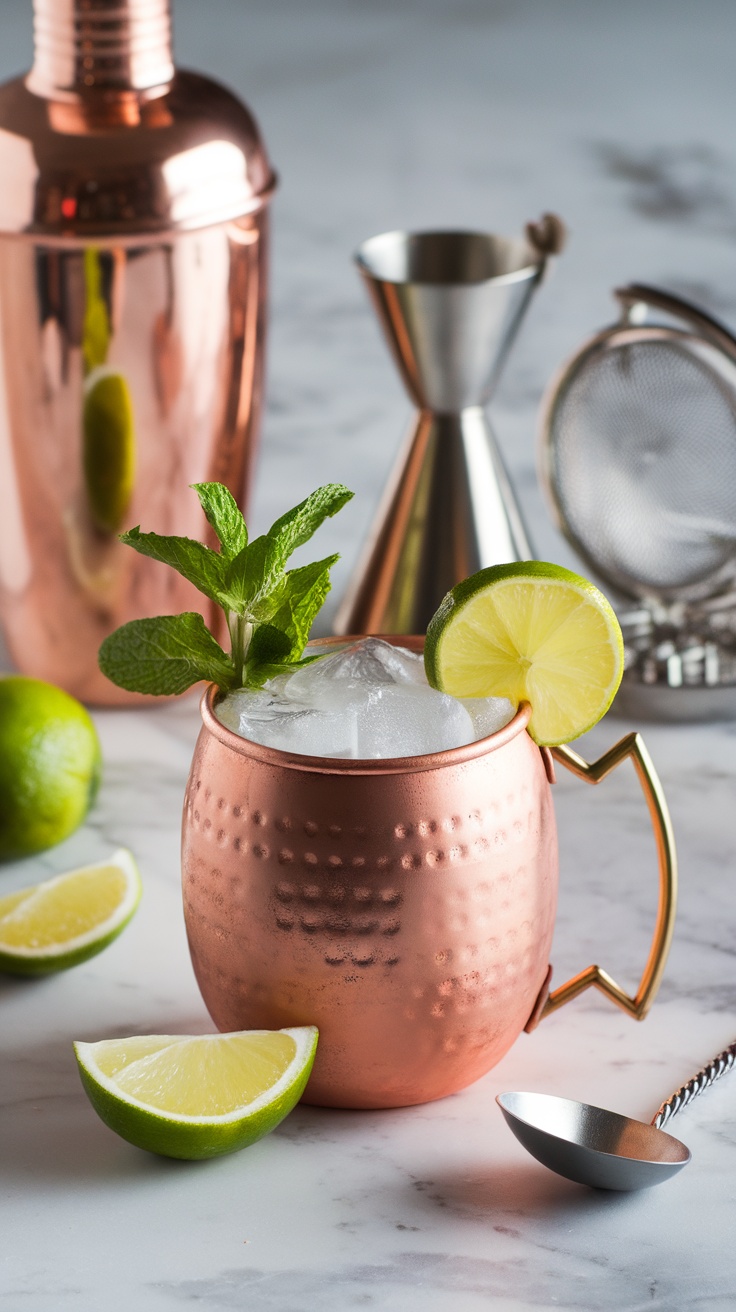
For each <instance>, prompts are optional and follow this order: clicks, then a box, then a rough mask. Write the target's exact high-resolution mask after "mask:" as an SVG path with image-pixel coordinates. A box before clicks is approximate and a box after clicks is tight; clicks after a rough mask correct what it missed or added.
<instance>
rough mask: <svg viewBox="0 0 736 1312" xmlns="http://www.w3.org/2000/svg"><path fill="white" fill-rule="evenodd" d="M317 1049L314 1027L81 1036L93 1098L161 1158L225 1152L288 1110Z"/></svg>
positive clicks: (83, 1067) (116, 1126)
mask: <svg viewBox="0 0 736 1312" xmlns="http://www.w3.org/2000/svg"><path fill="white" fill-rule="evenodd" d="M316 1050H317V1030H316V1029H315V1027H314V1026H313V1025H305V1026H300V1027H299V1028H297V1029H291V1030H241V1031H239V1032H236V1033H234V1034H197V1035H194V1036H189V1035H180V1034H149V1035H143V1036H141V1037H138V1038H130V1039H103V1041H102V1042H101V1043H75V1044H74V1051H75V1053H76V1055H77V1061H78V1063H79V1073H80V1075H81V1077H82V1084H83V1085H84V1088H85V1090H86V1093H87V1096H88V1097H89V1100H90V1102H91V1103H92V1106H93V1107H94V1109H95V1111H96V1112H97V1114H98V1116H99V1117H100V1118H101V1119H102V1120H103V1121H104V1122H105V1124H106V1125H109V1127H110V1129H111V1130H115V1132H116V1133H117V1134H119V1135H121V1136H122V1138H123V1139H127V1140H128V1142H129V1143H134V1144H135V1145H136V1146H137V1147H138V1148H146V1149H148V1151H149V1152H152V1153H160V1154H161V1155H162V1156H164V1157H183V1158H191V1159H194V1158H200V1157H218V1156H220V1155H221V1154H223V1153H232V1152H235V1151H236V1149H238V1148H245V1147H247V1145H248V1144H250V1143H255V1141H256V1139H261V1138H262V1137H263V1135H264V1134H268V1133H269V1132H270V1131H271V1130H273V1129H275V1127H276V1126H277V1125H278V1124H279V1122H280V1121H282V1120H283V1119H284V1117H285V1116H288V1114H289V1112H290V1111H291V1110H292V1108H293V1107H294V1106H295V1105H296V1103H297V1102H298V1101H299V1099H300V1098H301V1096H302V1093H303V1092H304V1086H305V1085H306V1083H307V1080H308V1079H309V1073H310V1071H311V1069H312V1064H313V1062H314V1054H315V1052H316Z"/></svg>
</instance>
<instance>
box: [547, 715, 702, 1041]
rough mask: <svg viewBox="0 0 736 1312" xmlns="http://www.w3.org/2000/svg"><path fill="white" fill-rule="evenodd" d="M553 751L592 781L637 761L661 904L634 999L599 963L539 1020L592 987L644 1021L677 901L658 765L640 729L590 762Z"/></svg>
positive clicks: (566, 987)
mask: <svg viewBox="0 0 736 1312" xmlns="http://www.w3.org/2000/svg"><path fill="white" fill-rule="evenodd" d="M552 755H553V756H554V758H555V760H556V761H559V762H560V764H561V765H564V766H565V767H566V768H567V769H568V770H570V771H571V772H572V773H573V774H574V775H577V777H578V779H583V780H584V781H585V783H588V784H598V783H600V782H601V780H603V779H605V777H606V775H608V774H610V773H611V771H612V770H615V769H616V767H617V766H618V765H620V764H621V762H622V761H625V760H626V759H627V757H631V759H632V761H633V762H634V769H635V770H636V773H637V776H638V779H639V783H640V784H641V788H642V791H643V793H644V796H645V798H646V802H647V806H648V807H649V815H650V817H651V821H652V828H653V829H654V837H655V839H656V842H657V857H658V862H659V906H658V908H657V923H656V926H655V930H654V937H653V938H652V943H651V947H650V949H649V957H648V960H647V964H646V966H645V967H644V974H643V975H642V977H641V981H640V983H639V987H638V989H637V991H636V995H635V996H634V997H633V998H632V997H631V996H630V995H629V994H628V993H627V992H626V991H625V990H624V989H622V988H621V986H620V984H617V983H616V981H615V980H614V979H612V978H611V976H610V975H609V974H608V973H607V972H606V971H605V970H603V969H601V967H600V966H587V967H586V969H585V970H581V971H580V973H579V974H578V975H575V976H574V977H573V978H572V979H569V980H568V981H567V983H566V984H561V985H560V987H559V988H557V989H554V990H553V992H551V993H550V994H549V996H548V998H547V1000H546V1002H545V1003H544V1005H543V1007H541V1009H540V1011H539V1013H538V1014H539V1017H540V1019H544V1017H545V1016H549V1015H550V1014H551V1013H552V1012H553V1011H557V1010H558V1008H559V1007H562V1006H564V1004H565V1003H566V1002H569V1001H570V999H571V998H575V997H577V995H578V993H583V992H584V990H585V989H588V988H590V987H591V986H594V987H595V988H597V989H600V991H601V993H605V995H606V997H608V998H610V999H611V1001H612V1002H615V1003H617V1004H618V1006H619V1007H621V1008H622V1009H623V1010H624V1011H626V1012H628V1014H629V1015H630V1016H633V1017H634V1019H635V1020H643V1019H644V1017H645V1016H646V1014H647V1012H648V1011H649V1008H650V1007H651V1005H652V1003H653V1002H654V999H655V997H656V995H657V990H658V988H659V985H660V983H661V980H662V974H663V972H664V968H665V963H666V961H667V954H668V952H669V950H670V944H671V942H672V932H673V929H674V924H675V907H676V904H677V853H676V851H675V839H674V835H673V833H672V823H671V821H670V814H669V810H668V808H667V802H666V801H665V796H664V792H663V789H662V785H661V783H660V781H659V777H658V775H657V772H656V770H655V768H654V764H653V762H652V759H651V757H650V755H649V752H648V751H647V749H646V746H645V744H644V740H643V738H642V737H641V736H640V735H639V734H638V733H629V734H627V735H626V737H625V738H622V739H621V741H620V742H618V743H616V744H615V745H614V746H613V747H611V748H610V750H609V751H607V752H606V753H605V754H604V755H603V756H601V757H599V759H598V760H597V761H593V762H592V764H590V763H588V761H584V760H583V758H582V756H578V754H577V752H574V751H573V750H572V749H571V748H570V747H553V748H552Z"/></svg>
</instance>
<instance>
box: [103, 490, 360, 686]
mask: <svg viewBox="0 0 736 1312" xmlns="http://www.w3.org/2000/svg"><path fill="white" fill-rule="evenodd" d="M193 487H194V490H195V492H196V493H197V495H198V497H199V500H200V503H201V505H202V509H203V510H204V513H205V516H206V518H207V521H208V523H209V524H210V525H211V527H212V528H213V529H214V531H215V533H216V535H217V538H218V540H219V543H220V550H219V551H213V550H212V549H211V548H210V547H207V546H205V545H204V544H203V543H201V542H197V541H195V540H194V539H193V538H185V537H173V536H171V537H168V536H162V535H160V534H158V533H141V530H140V527H136V528H132V529H130V530H129V531H128V532H127V533H123V534H122V535H121V539H120V540H121V542H125V543H126V544H127V545H128V546H130V547H133V549H134V550H135V551H138V552H140V554H141V555H144V556H149V557H151V558H152V559H153V560H158V561H161V562H162V563H163V564H166V565H170V566H171V568H172V569H175V570H177V571H178V573H179V574H182V575H183V576H184V578H186V579H188V580H189V582H190V583H193V584H194V585H195V587H196V588H198V589H199V591H200V592H202V593H204V595H205V596H206V597H208V598H209V599H210V600H211V601H214V602H215V603H216V604H217V605H218V606H220V607H221V609H222V610H223V611H224V613H225V618H226V621H227V627H228V632H229V635H230V652H229V653H228V652H225V651H224V650H223V649H222V647H221V646H220V644H219V643H218V642H217V640H216V638H215V637H214V636H213V634H212V633H211V632H210V630H209V629H208V628H207V626H206V625H205V622H204V620H203V619H202V616H201V615H199V614H198V613H197V612H192V611H190V612H187V613H186V614H184V615H159V616H156V617H155V618H152V619H142V620H132V621H131V622H130V623H129V624H123V625H122V626H121V627H120V628H119V629H116V630H115V632H114V633H111V634H110V636H109V637H108V638H106V639H105V641H104V642H103V643H102V646H101V647H100V652H99V664H100V669H101V670H102V672H103V674H106V675H107V677H108V679H111V680H112V682H113V683H116V684H118V686H119V687H121V688H127V689H128V690H129V691H131V692H145V693H154V694H156V695H158V696H166V695H172V694H175V693H180V692H184V691H185V689H187V688H190V687H191V686H192V684H194V683H198V682H199V681H200V680H201V679H206V680H208V682H211V683H216V684H217V685H218V687H219V688H220V689H221V690H223V691H227V690H228V689H231V688H241V687H242V688H260V687H262V686H263V684H264V683H265V681H266V679H268V678H271V677H273V676H274V675H275V674H280V673H283V672H284V671H286V670H289V669H292V668H294V667H295V666H299V665H304V664H308V663H309V662H310V661H311V660H314V659H315V658H314V657H309V656H308V657H305V656H304V655H303V652H304V648H305V646H306V643H307V640H308V638H309V632H310V629H311V627H312V623H313V621H314V618H315V616H316V614H317V612H318V611H319V609H320V607H321V606H322V604H323V602H324V600H325V598H326V596H327V593H328V592H329V590H330V568H331V567H332V565H334V563H335V561H336V560H337V559H338V557H337V556H336V555H333V556H326V557H325V559H324V560H317V561H314V562H313V563H312V564H310V565H302V566H300V567H298V568H296V569H290V570H287V569H286V564H287V562H288V560H289V558H290V556H291V555H292V553H293V552H294V551H295V550H296V549H297V547H300V546H303V545H304V543H305V542H308V541H309V539H310V538H311V536H312V534H313V533H315V532H316V530H317V529H318V528H319V526H320V524H322V523H323V522H324V520H325V519H327V518H329V517H331V516H332V515H335V514H337V512H338V510H341V509H342V507H343V506H344V505H345V503H346V502H347V501H349V500H350V499H351V497H352V496H353V493H352V492H350V491H349V490H348V488H346V487H343V485H342V484H341V483H328V484H327V485H326V486H325V487H320V488H317V491H316V492H313V493H312V495H311V496H309V497H307V498H306V500H305V501H302V502H301V503H300V504H299V505H298V506H295V507H294V509H293V510H290V511H288V512H287V514H285V515H282V516H281V518H280V519H277V520H276V523H275V524H273V525H272V526H271V528H270V529H269V530H268V533H264V534H263V535H262V536H261V537H258V538H255V539H254V540H253V541H252V542H250V541H249V539H248V529H247V527H246V524H245V520H244V519H243V515H242V513H241V511H240V510H239V509H238V505H237V503H236V501H235V499H234V497H233V496H232V494H231V493H230V492H229V491H228V489H227V488H226V487H224V486H223V484H222V483H195V484H193Z"/></svg>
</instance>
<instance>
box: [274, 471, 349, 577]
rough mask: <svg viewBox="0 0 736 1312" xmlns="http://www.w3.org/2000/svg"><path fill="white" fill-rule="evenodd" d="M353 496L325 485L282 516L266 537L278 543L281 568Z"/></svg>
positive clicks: (339, 486) (336, 485)
mask: <svg viewBox="0 0 736 1312" xmlns="http://www.w3.org/2000/svg"><path fill="white" fill-rule="evenodd" d="M354 495H355V494H354V493H353V492H351V491H350V490H349V489H348V488H346V487H344V486H343V484H342V483H326V484H325V486H324V487H318V488H317V491H316V492H312V494H311V496H308V497H307V498H306V500H305V501H301V502H300V503H299V505H298V506H295V507H294V509H293V510H288V511H287V512H286V514H285V515H282V516H281V518H280V519H277V520H276V523H275V524H272V525H271V527H270V529H269V530H268V533H267V534H266V536H267V537H269V538H274V539H275V540H276V541H277V542H278V549H279V553H280V556H281V561H282V565H285V564H286V562H287V560H288V559H289V556H290V555H291V554H292V552H293V551H296V549H297V547H301V546H303V545H304V543H305V542H308V541H309V539H310V538H311V537H312V534H313V533H316V531H317V529H318V528H319V526H320V524H322V523H324V521H325V520H326V519H330V518H331V517H332V515H336V514H337V512H338V510H342V507H343V506H344V505H345V503H346V502H347V501H350V500H351V499H352V497H353V496H354Z"/></svg>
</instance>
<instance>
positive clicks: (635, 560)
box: [540, 284, 736, 719]
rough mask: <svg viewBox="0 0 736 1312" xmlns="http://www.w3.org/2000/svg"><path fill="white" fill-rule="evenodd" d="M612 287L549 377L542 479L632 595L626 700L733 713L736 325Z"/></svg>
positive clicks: (560, 513) (586, 552)
mask: <svg viewBox="0 0 736 1312" xmlns="http://www.w3.org/2000/svg"><path fill="white" fill-rule="evenodd" d="M615 295H616V297H617V299H618V300H619V302H620V305H621V311H622V314H621V319H620V321H619V322H618V323H616V324H614V325H613V326H612V327H610V328H607V329H605V330H604V331H603V332H600V333H598V334H596V336H595V337H592V338H591V339H590V340H589V341H587V342H586V343H585V344H584V345H583V347H582V348H581V349H580V350H579V351H578V352H577V354H576V355H575V356H574V357H573V358H572V359H571V360H570V361H568V362H567V364H566V365H564V367H563V368H562V370H561V372H560V373H559V374H558V376H557V377H556V378H555V379H554V380H553V381H552V383H551V385H550V387H549V389H548V391H547V394H546V397H545V400H544V402H543V408H542V422H541V442H540V452H541V478H542V482H543V484H544V485H545V487H546V490H547V492H548V493H549V495H550V497H551V500H552V504H553V508H554V513H555V515H556V518H557V521H558V524H559V527H560V528H561V529H562V531H563V532H564V533H565V535H566V536H567V537H568V539H569V540H570V541H571V543H572V544H573V546H574V547H575V548H576V550H577V551H578V553H579V554H580V555H581V556H582V558H583V559H584V560H585V562H586V563H587V564H588V565H589V566H590V568H591V569H592V570H593V571H594V572H595V573H596V574H597V575H598V576H599V577H600V578H601V579H602V580H603V581H604V583H606V584H608V585H610V586H611V587H612V588H613V589H615V590H616V592H617V594H618V596H619V598H620V599H622V602H623V609H621V611H620V614H619V618H620V620H621V624H622V628H623V630H624V640H625V643H626V673H625V676H624V682H623V684H622V692H621V693H620V694H619V697H620V699H621V700H620V702H619V706H620V707H621V706H625V709H626V710H627V711H633V710H636V711H637V712H638V713H639V714H641V713H649V714H650V715H654V716H656V717H660V716H661V717H665V718H675V719H681V718H684V719H691V718H707V717H710V716H713V717H720V716H722V715H726V714H728V715H733V714H736V338H734V337H733V336H732V335H731V333H730V332H729V331H728V330H727V329H726V328H724V327H723V326H722V325H721V324H719V323H717V322H716V321H715V320H714V319H712V318H710V316H709V315H707V314H705V313H703V311H702V310H698V309H696V308H695V307H694V306H692V305H689V304H688V303H687V302H686V301H682V300H680V299H679V298H677V297H675V296H672V295H670V294H669V293H667V292H663V291H660V290H658V289H657V288H654V287H646V286H643V285H641V284H632V285H631V286H629V287H624V288H620V289H618V290H617V291H616V292H615ZM652 311H654V312H656V319H657V322H652V321H649V322H645V320H647V318H648V317H649V316H650V314H651V312H652ZM627 601H628V602H632V601H633V602H635V603H636V606H635V608H629V609H627V608H626V602H627Z"/></svg>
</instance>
